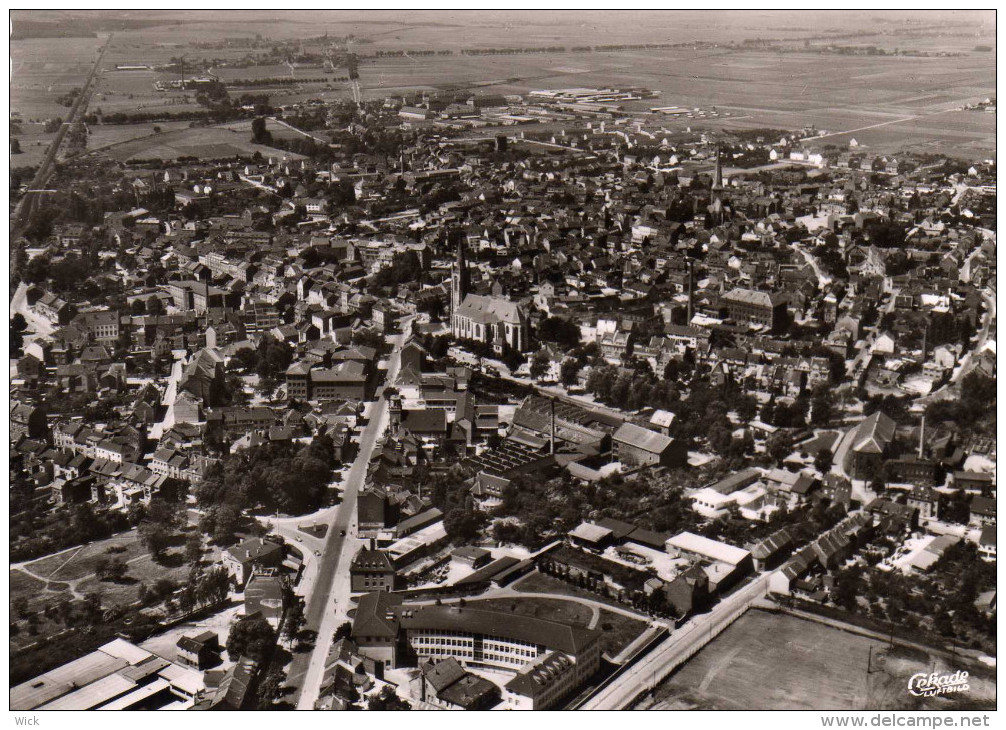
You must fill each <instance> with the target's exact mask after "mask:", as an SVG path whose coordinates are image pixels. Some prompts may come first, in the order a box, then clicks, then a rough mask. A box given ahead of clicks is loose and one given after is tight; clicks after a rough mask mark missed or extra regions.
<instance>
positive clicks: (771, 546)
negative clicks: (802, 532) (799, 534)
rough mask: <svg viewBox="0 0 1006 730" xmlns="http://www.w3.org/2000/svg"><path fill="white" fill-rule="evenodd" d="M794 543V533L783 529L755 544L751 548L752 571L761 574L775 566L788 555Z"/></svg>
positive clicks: (787, 528) (786, 528) (789, 529)
mask: <svg viewBox="0 0 1006 730" xmlns="http://www.w3.org/2000/svg"><path fill="white" fill-rule="evenodd" d="M795 541H796V537H795V535H794V531H793V530H792V529H791V528H789V527H784V528H782V529H781V530H778V531H777V532H773V533H772V534H771V535H769V536H768V537H766V538H765V539H764V540H762V541H760V542H758V543H756V544H755V545H754V546H752V547H751V559H752V561H753V563H754V569H755V570H756V571H759V572H761V571H763V570H767V569H769V568H771V567H774V566H775V565H777V564H778V563H779V562H780V560H781V559H783V558H785V557H786V556H787V555H789V553H790V552H791V551H792V549H793V545H794V544H795Z"/></svg>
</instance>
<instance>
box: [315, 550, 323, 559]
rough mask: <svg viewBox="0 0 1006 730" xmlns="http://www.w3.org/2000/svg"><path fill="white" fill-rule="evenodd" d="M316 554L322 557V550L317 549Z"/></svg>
mask: <svg viewBox="0 0 1006 730" xmlns="http://www.w3.org/2000/svg"><path fill="white" fill-rule="evenodd" d="M314 554H315V555H317V556H318V557H319V558H320V557H321V550H315V551H314Z"/></svg>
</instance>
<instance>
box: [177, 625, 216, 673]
mask: <svg viewBox="0 0 1006 730" xmlns="http://www.w3.org/2000/svg"><path fill="white" fill-rule="evenodd" d="M175 648H176V649H177V657H178V663H179V664H184V665H185V666H189V667H194V668H196V669H208V668H210V667H212V666H215V665H216V664H219V663H220V639H219V638H218V637H217V635H216V632H213V631H203V632H202V633H201V634H196V635H195V636H183V637H182V638H180V639H179V640H178V642H177V643H176V644H175Z"/></svg>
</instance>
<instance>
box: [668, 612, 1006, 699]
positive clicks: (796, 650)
mask: <svg viewBox="0 0 1006 730" xmlns="http://www.w3.org/2000/svg"><path fill="white" fill-rule="evenodd" d="M871 647H872V649H871ZM871 651H872V656H871ZM934 662H935V667H936V671H954V669H958V668H959V667H954V668H947V665H946V663H945V662H944V661H943V660H942V659H934V658H933V657H931V656H929V655H928V654H926V653H924V652H921V651H913V650H906V649H901V648H897V647H896V648H894V649H893V650H890V649H889V648H888V647H887V645H886V643H885V642H882V641H876V640H873V639H870V638H867V637H864V636H859V635H857V634H852V633H848V632H846V631H842V630H840V629H836V628H831V627H829V626H824V625H822V624H819V623H815V622H812V621H805V620H803V619H799V618H795V617H792V616H787V615H784V614H774V613H768V612H765V611H758V610H753V611H749V612H748V613H746V614H745V615H744V616H742V617H741V618H740V619H739V620H738V621H737V622H736V623H734V624H733V625H732V626H731V627H730V628H728V629H727V630H726V631H724V632H723V634H721V635H720V636H719V637H717V638H716V639H714V640H713V642H712V643H711V644H709V645H708V646H707V647H706V648H705V649H703V650H702V651H700V652H699V653H698V654H696V655H695V657H694V658H692V659H691V660H690V661H689V662H688V663H686V664H685V665H684V666H683V667H681V669H679V670H678V671H677V672H676V673H675V674H673V675H672V676H671V677H670V678H668V679H667V680H665V681H664V682H663V683H662V684H660V685H659V686H658V688H657V692H656V695H655V698H656V702H655V704H654V705H653V706H652V708H651V709H658V710H677V709H699V710H896V709H916V708H920V709H921V708H925V709H937V708H940V709H957V710H963V709H973V708H981V707H988V706H989V705H990V704H991V705H994V704H995V697H996V688H995V683H994V680H991V681H990V680H989V679H984V678H978V677H972V678H971V679H970V687H971V688H970V690H969V691H968V692H967V693H964V694H959V695H949V696H947V697H943V698H927V699H924V700H923V699H921V698H916V697H913V696H911V695H910V694H909V693H908V689H907V688H908V680H909V678H910V677H911V676H912V675H913V674H916V673H917V672H930V671H932V668H933V666H934ZM868 663H869V670H870V671H869V672H868V671H867V669H868V666H867V665H868ZM950 697H952V698H953V699H949V698H950Z"/></svg>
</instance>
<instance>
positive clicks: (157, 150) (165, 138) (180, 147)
mask: <svg viewBox="0 0 1006 730" xmlns="http://www.w3.org/2000/svg"><path fill="white" fill-rule="evenodd" d="M250 136H251V135H250V134H247V133H245V132H238V131H233V130H230V129H225V128H223V127H192V128H182V129H176V130H174V131H171V132H164V133H162V134H158V135H154V136H151V137H145V138H143V139H134V140H131V141H128V142H123V143H122V144H117V145H113V146H111V147H108V148H106V149H105V150H104V151H103V152H102V154H105V155H107V156H108V157H111V158H112V159H114V160H118V161H120V162H124V161H126V160H131V159H143V160H146V159H155V158H156V159H161V160H173V159H176V158H178V157H183V156H192V157H197V158H199V159H201V160H210V159H224V158H229V157H236V156H242V157H247V156H251V155H253V154H255V153H256V152H261V153H262V155H263V156H265V157H270V156H271V157H277V156H283V155H286V156H287V157H288V158H289V159H292V160H299V159H302V156H301V155H296V154H294V153H292V152H282V151H280V150H276V149H274V148H272V147H266V146H264V145H258V144H252V143H251V142H250V141H249V138H250Z"/></svg>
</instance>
